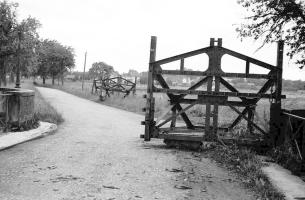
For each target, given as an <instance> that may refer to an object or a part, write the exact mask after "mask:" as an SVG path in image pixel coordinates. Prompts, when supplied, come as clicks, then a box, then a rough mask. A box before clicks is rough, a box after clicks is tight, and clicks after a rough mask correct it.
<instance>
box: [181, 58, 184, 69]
mask: <svg viewBox="0 0 305 200" xmlns="http://www.w3.org/2000/svg"><path fill="white" fill-rule="evenodd" d="M180 71H181V72H183V71H184V58H182V59H181V60H180Z"/></svg>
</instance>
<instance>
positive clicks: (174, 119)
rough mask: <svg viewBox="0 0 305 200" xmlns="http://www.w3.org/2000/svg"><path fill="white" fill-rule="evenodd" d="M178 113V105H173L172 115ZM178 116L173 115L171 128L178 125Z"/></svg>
mask: <svg viewBox="0 0 305 200" xmlns="http://www.w3.org/2000/svg"><path fill="white" fill-rule="evenodd" d="M176 113H177V109H176V106H173V107H172V116H176ZM176 119H177V118H176V117H173V119H172V121H171V126H170V127H171V128H174V127H176Z"/></svg>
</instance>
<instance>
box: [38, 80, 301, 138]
mask: <svg viewBox="0 0 305 200" xmlns="http://www.w3.org/2000/svg"><path fill="white" fill-rule="evenodd" d="M37 83H38V84H39V85H40V86H42V84H41V81H40V80H38V81H37ZM50 83H51V81H50V80H47V84H46V85H45V86H46V87H52V88H56V89H60V90H63V91H66V92H68V93H71V94H74V95H76V96H79V97H82V98H86V99H89V100H92V101H95V102H98V103H101V104H104V105H108V106H113V107H116V108H120V109H124V110H127V111H130V112H135V113H139V114H143V112H142V108H144V107H145V104H146V100H145V99H144V98H143V97H142V96H143V94H145V93H146V86H145V85H137V92H136V95H132V94H131V95H129V96H127V97H126V98H123V97H122V95H121V94H118V93H115V94H113V95H111V96H110V97H109V98H106V100H105V101H103V102H101V101H100V100H99V96H98V95H97V94H92V93H91V90H92V82H91V81H85V82H84V89H83V90H82V83H81V82H80V81H75V82H73V81H66V82H65V83H64V85H63V86H62V85H60V84H55V85H51V84H50ZM180 88H181V87H180ZM240 91H241V92H256V91H253V90H252V91H250V90H248V91H245V90H242V89H240ZM283 94H285V95H286V97H287V98H286V99H284V100H283V101H282V102H283V103H282V107H283V108H284V109H305V91H298V92H295V91H283ZM154 97H155V102H156V107H155V117H157V118H158V117H159V116H162V114H163V113H164V112H166V111H167V110H168V109H169V108H170V105H169V102H168V97H167V96H166V94H161V93H158V94H155V95H154ZM232 100H233V99H232ZM269 106H270V102H269V99H262V100H260V101H259V103H258V104H257V106H256V110H255V116H254V121H255V122H256V123H257V124H259V125H260V127H262V128H263V129H265V130H266V131H268V127H269V125H268V123H269ZM183 107H184V106H183ZM240 110H241V108H240ZM187 114H188V115H189V116H190V117H191V120H192V121H194V122H195V123H196V124H198V125H202V124H204V119H205V106H201V105H196V106H194V107H193V108H191V109H190V110H188V111H187ZM237 116H238V114H237V113H235V112H234V111H232V110H231V109H230V108H229V107H226V106H220V107H219V124H220V126H226V125H227V124H230V123H232V121H233V120H234V119H235V118H236V117H237ZM178 120H179V119H178ZM245 126H246V123H245V121H244V120H243V121H242V123H240V124H239V125H238V126H237V127H236V128H235V132H238V134H240V132H244V130H245V129H246V128H245Z"/></svg>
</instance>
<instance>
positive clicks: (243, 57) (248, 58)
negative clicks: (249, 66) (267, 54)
mask: <svg viewBox="0 0 305 200" xmlns="http://www.w3.org/2000/svg"><path fill="white" fill-rule="evenodd" d="M222 51H223V52H224V53H225V54H229V55H231V56H233V57H236V58H239V59H242V60H245V61H247V60H248V61H249V62H250V63H253V64H255V65H258V66H261V67H264V68H266V69H269V70H277V67H275V66H273V65H271V64H268V63H265V62H263V61H260V60H257V59H255V58H251V57H249V56H246V55H243V54H241V53H238V52H235V51H232V50H230V49H226V48H224V47H222Z"/></svg>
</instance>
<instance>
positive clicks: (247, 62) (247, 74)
mask: <svg viewBox="0 0 305 200" xmlns="http://www.w3.org/2000/svg"><path fill="white" fill-rule="evenodd" d="M249 73H250V62H249V60H246V78H249V77H248V76H249Z"/></svg>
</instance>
